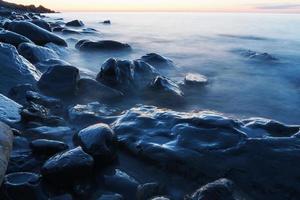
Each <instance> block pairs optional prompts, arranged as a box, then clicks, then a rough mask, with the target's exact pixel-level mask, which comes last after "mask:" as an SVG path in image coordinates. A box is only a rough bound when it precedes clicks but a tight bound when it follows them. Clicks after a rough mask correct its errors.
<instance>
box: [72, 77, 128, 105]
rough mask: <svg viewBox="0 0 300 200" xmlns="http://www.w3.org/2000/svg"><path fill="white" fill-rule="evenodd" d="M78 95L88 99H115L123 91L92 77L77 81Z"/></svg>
mask: <svg viewBox="0 0 300 200" xmlns="http://www.w3.org/2000/svg"><path fill="white" fill-rule="evenodd" d="M77 94H78V97H79V98H81V99H83V100H88V101H89V102H90V101H96V100H100V101H110V102H111V101H117V100H118V99H120V98H121V97H123V93H122V92H120V91H118V90H115V89H113V88H110V87H108V86H106V85H104V84H102V83H99V82H97V81H95V80H93V79H89V78H83V79H80V80H79V81H78V93H77Z"/></svg>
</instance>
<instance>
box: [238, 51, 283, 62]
mask: <svg viewBox="0 0 300 200" xmlns="http://www.w3.org/2000/svg"><path fill="white" fill-rule="evenodd" d="M233 53H237V54H239V55H241V56H242V57H245V58H247V59H249V60H250V61H257V62H277V61H279V59H277V58H276V57H274V56H272V55H271V54H269V53H266V52H264V53H261V52H256V51H252V50H247V49H236V50H233Z"/></svg>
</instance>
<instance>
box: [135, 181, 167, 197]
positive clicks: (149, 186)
mask: <svg viewBox="0 0 300 200" xmlns="http://www.w3.org/2000/svg"><path fill="white" fill-rule="evenodd" d="M163 193H164V189H163V187H162V186H160V185H159V184H158V183H146V184H143V185H139V187H138V189H137V194H136V196H137V200H148V199H150V198H152V197H156V196H160V195H162V194H163Z"/></svg>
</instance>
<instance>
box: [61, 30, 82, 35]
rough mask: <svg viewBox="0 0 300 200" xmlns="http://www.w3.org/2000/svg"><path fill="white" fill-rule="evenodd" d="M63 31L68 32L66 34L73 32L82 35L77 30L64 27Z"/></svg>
mask: <svg viewBox="0 0 300 200" xmlns="http://www.w3.org/2000/svg"><path fill="white" fill-rule="evenodd" d="M61 32H62V33H63V34H66V35H71V34H73V35H80V34H81V33H80V32H78V31H76V30H72V29H66V28H64V29H63V30H61Z"/></svg>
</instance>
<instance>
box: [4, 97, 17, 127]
mask: <svg viewBox="0 0 300 200" xmlns="http://www.w3.org/2000/svg"><path fill="white" fill-rule="evenodd" d="M21 108H22V106H21V105H19V104H18V103H16V102H14V101H13V100H11V99H9V98H7V97H6V96H4V95H2V94H0V121H2V122H5V123H8V124H12V123H16V122H19V121H20V120H21V116H20V114H19V111H20V109H21Z"/></svg>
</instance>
